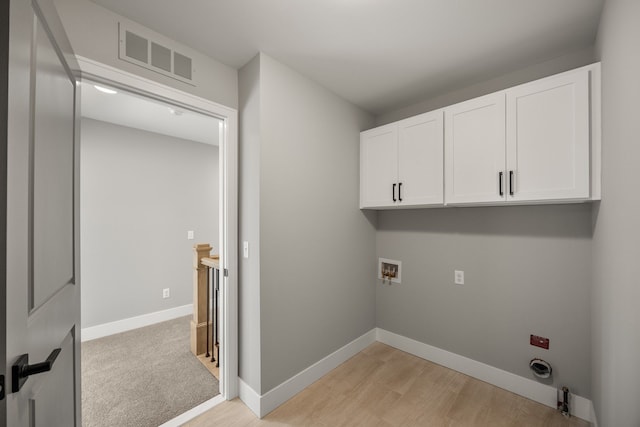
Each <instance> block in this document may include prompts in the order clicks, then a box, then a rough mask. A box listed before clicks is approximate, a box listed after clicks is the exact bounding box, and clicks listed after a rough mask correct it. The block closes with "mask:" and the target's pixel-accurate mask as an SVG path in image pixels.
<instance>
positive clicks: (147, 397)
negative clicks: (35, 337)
mask: <svg viewBox="0 0 640 427" xmlns="http://www.w3.org/2000/svg"><path fill="white" fill-rule="evenodd" d="M189 319H190V316H186V317H181V318H178V319H174V320H170V321H168V322H163V323H158V324H156V325H151V326H147V327H144V328H140V329H136V330H133V331H128V332H124V333H121V334H117V335H112V336H109V337H105V338H100V339H97V340H93V341H87V342H84V343H82V425H83V426H84V427H106V426H109V427H112V426H119V427H127V426H135V427H146V426H149V427H151V426H153V427H156V426H158V425H160V424H162V423H164V422H166V421H168V420H170V419H172V418H174V417H176V416H178V415H180V414H182V413H183V412H185V411H187V410H189V409H191V408H193V407H195V406H197V405H199V404H200V403H202V402H204V401H206V400H209V399H211V398H212V397H214V396H216V395H217V394H218V393H219V392H218V381H217V380H216V378H215V377H214V376H213V375H212V374H211V373H210V372H209V371H208V370H207V369H206V368H205V367H204V366H203V365H202V364H201V363H200V362H199V361H198V359H196V357H195V356H193V354H192V353H191V351H190V349H189Z"/></svg>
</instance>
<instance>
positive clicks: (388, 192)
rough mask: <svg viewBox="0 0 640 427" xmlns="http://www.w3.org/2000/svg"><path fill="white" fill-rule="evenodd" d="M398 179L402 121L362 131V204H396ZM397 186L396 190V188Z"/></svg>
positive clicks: (379, 205) (372, 206)
mask: <svg viewBox="0 0 640 427" xmlns="http://www.w3.org/2000/svg"><path fill="white" fill-rule="evenodd" d="M397 182H398V125H397V123H392V124H389V125H386V126H382V127H379V128H376V129H371V130H369V131H366V132H362V133H361V134H360V207H361V208H379V207H388V206H394V205H395V204H396V202H395V201H394V199H396V200H397V194H398V193H397V192H398V188H397ZM394 190H395V191H394Z"/></svg>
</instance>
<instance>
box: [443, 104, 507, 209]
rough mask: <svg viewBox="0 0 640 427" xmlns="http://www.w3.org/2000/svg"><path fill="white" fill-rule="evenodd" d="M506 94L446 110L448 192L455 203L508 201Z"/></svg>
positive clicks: (446, 185)
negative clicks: (506, 191) (505, 169)
mask: <svg viewBox="0 0 640 427" xmlns="http://www.w3.org/2000/svg"><path fill="white" fill-rule="evenodd" d="M504 168H505V95H504V93H503V92H500V93H498V94H491V95H487V96H483V97H481V98H476V99H472V100H471V101H466V102H462V103H460V104H456V105H454V106H452V107H448V108H446V109H445V171H446V172H445V174H446V180H445V192H446V198H445V200H446V202H447V203H452V204H466V203H495V202H500V201H503V200H505V176H504Z"/></svg>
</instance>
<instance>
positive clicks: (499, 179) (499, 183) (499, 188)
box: [498, 172, 504, 196]
mask: <svg viewBox="0 0 640 427" xmlns="http://www.w3.org/2000/svg"><path fill="white" fill-rule="evenodd" d="M502 175H503V173H502V172H498V192H499V193H500V195H501V196H504V191H502Z"/></svg>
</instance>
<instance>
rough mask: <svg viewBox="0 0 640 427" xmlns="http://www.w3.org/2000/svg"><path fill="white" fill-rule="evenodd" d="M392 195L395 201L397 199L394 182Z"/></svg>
mask: <svg viewBox="0 0 640 427" xmlns="http://www.w3.org/2000/svg"><path fill="white" fill-rule="evenodd" d="M391 197H392V198H393V201H394V202H395V201H396V184H395V183H394V184H393V187H392V188H391Z"/></svg>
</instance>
